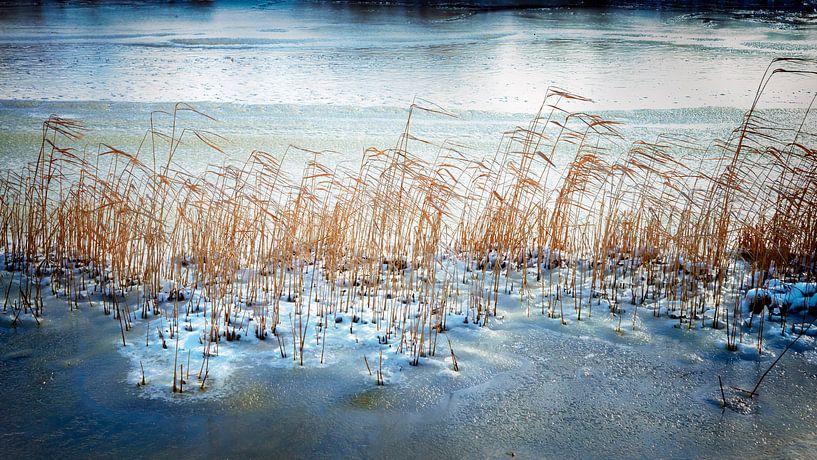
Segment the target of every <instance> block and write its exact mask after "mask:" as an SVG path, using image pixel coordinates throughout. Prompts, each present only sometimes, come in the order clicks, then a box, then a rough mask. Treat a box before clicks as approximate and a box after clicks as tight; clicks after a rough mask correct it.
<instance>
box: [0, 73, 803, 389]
mask: <svg viewBox="0 0 817 460" xmlns="http://www.w3.org/2000/svg"><path fill="white" fill-rule="evenodd" d="M816 64H817V63H815V62H813V61H809V60H803V59H777V60H775V61H773V62H772V63H771V64H770V66H769V68H768V69H767V70H766V72H765V74H764V76H763V78H762V81H761V83H760V86H759V88H758V92H757V97H756V99H755V102H754V104H753V105H752V107H750V109H749V110H748V112H747V113H746V115H745V117H744V119H743V121H742V123H741V124H740V125H739V126H738V127H737V128H736V129H735V130H734V131H733V132H732V133H731V135H730V136H729V137H728V138H727V139H725V140H716V141H713V142H711V143H708V144H703V143H700V142H699V141H697V140H694V139H689V138H684V137H672V136H666V135H662V136H658V137H657V138H656V139H654V140H641V141H636V142H631V141H628V140H626V139H625V138H624V136H623V135H622V134H621V133H620V132H619V124H618V123H617V122H615V121H613V120H606V119H603V118H601V117H599V116H597V115H593V114H590V113H585V112H575V111H570V107H571V106H573V105H576V104H584V105H586V102H588V100H587V99H586V98H583V97H581V96H579V95H576V94H573V93H570V92H568V91H565V90H562V89H559V88H550V89H549V90H548V91H547V94H546V95H545V98H544V102H543V104H542V106H541V108H540V110H539V111H538V113H537V114H536V115H535V117H534V118H533V119H532V120H531V121H530V122H529V123H528V124H527V125H525V126H520V127H517V128H515V129H513V130H511V131H509V132H507V133H505V134H504V135H503V136H502V139H501V141H500V143H499V147H498V148H497V150H496V152H494V153H493V154H491V155H488V156H485V157H479V156H478V155H476V154H474V153H473V152H470V151H468V150H467V148H465V147H464V146H461V145H458V144H456V143H452V142H446V143H443V144H442V145H434V144H433V143H431V142H429V141H428V140H425V139H422V138H421V137H419V136H418V135H416V134H415V133H414V132H413V130H412V121H413V120H414V118H415V117H418V116H423V117H426V116H428V117H452V116H453V115H452V114H450V113H448V112H447V111H445V110H444V109H442V108H440V107H438V106H436V105H434V104H431V103H428V102H426V101H418V102H415V103H414V104H412V106H411V107H410V109H409V114H408V118H407V121H406V125H405V128H404V130H403V132H402V134H401V135H400V137H399V139H398V141H397V143H396V145H395V147H393V148H389V149H383V150H380V149H377V148H369V149H367V150H366V151H365V152H364V153H363V156H362V158H361V160H360V162H359V164H358V165H357V166H356V167H354V168H348V167H343V166H339V167H334V168H330V167H327V166H326V165H325V164H323V163H322V156H323V153H322V152H317V151H310V150H307V149H303V148H300V147H295V146H292V147H291V148H290V150H288V151H287V152H284V153H282V154H280V153H279V154H277V155H276V154H272V153H268V152H263V151H253V152H251V153H250V154H249V156H248V157H247V159H246V160H244V161H232V160H230V159H229V158H227V156H226V155H225V154H224V151H223V149H222V148H221V147H220V144H221V143H222V141H223V139H222V138H221V137H220V136H218V135H217V134H215V133H213V132H210V131H205V130H201V129H197V128H181V126H182V125H183V123H184V122H185V120H189V119H191V118H201V119H203V120H209V117H208V116H207V115H206V114H203V113H201V112H199V111H197V110H196V109H195V108H193V107H191V106H189V105H187V104H177V105H176V106H175V108H174V110H173V111H172V112H168V113H166V112H156V113H154V114H153V115H152V116H151V120H150V128H149V129H148V130H147V132H146V133H145V136H144V139H143V142H142V143H141V145H139V146H137V148H136V149H135V150H131V151H126V150H124V149H121V148H117V147H113V146H110V145H105V144H101V145H98V146H95V147H94V148H90V147H85V148H84V149H83V150H82V152H80V151H78V150H75V149H76V148H77V147H76V146H77V145H81V139H82V135H83V132H84V127H83V125H82V124H81V123H80V122H79V121H76V120H70V119H65V118H60V117H57V116H52V117H51V118H49V119H48V120H46V121H45V122H44V123H43V127H42V142H41V145H40V148H39V152H38V156H37V160H36V161H35V162H32V163H31V164H30V165H29V166H28V167H27V168H26V169H24V170H22V171H19V172H18V171H6V172H4V173H3V175H2V178H1V179H0V225H1V226H2V230H3V235H4V238H3V244H4V248H3V260H4V268H5V270H6V272H7V273H6V276H5V277H4V278H3V280H4V282H3V284H4V296H5V298H4V303H3V307H2V308H3V311H4V312H6V313H7V314H9V315H10V317H11V318H12V323H13V324H18V323H19V322H20V321H22V320H24V319H26V318H31V319H32V320H33V321H36V322H37V323H39V321H40V319H41V318H42V317H43V316H44V315H45V313H46V312H45V308H44V305H45V304H44V302H43V298H44V297H45V296H47V295H56V296H59V297H61V298H64V299H65V300H66V301H67V303H68V304H69V308H71V309H79V310H81V309H85V308H86V306H91V305H101V306H102V311H103V312H104V313H105V314H106V315H112V317H113V318H114V319H115V320H116V321H117V323H118V325H119V331H120V337H119V339H120V340H121V343H122V345H123V346H130V345H131V344H132V343H136V342H140V341H141V339H140V338H139V337H144V338H145V345H146V346H147V347H151V346H152V347H155V348H158V347H161V349H162V350H168V351H172V353H173V364H172V369H171V370H172V375H173V378H172V383H171V384H170V387H171V389H172V391H173V392H184V391H188V390H189V388H191V385H192V382H193V380H191V378H190V374H191V372H192V373H193V374H194V378H195V381H196V385H197V386H198V387H199V388H201V389H204V388H205V387H206V385H207V384H208V376H209V370H210V364H211V359H212V358H214V357H218V356H219V354H220V348H223V347H228V346H229V345H228V343H229V342H234V341H239V340H242V337H243V340H244V341H246V340H257V341H272V342H273V343H274V346H273V347H272V349H273V350H274V351H273V352H272V355H273V356H271V357H270V359H273V358H275V359H282V360H291V361H293V362H295V363H296V364H297V365H305V364H306V363H308V362H309V361H310V360H313V361H318V362H319V363H323V362H324V361H325V351H326V350H325V347H326V343H327V341H328V340H327V332H328V333H329V334H336V333H337V331H338V330H342V331H343V333H344V334H346V331H347V330H348V334H349V335H351V336H354V334H355V333H356V331H357V330H358V329H360V328H363V327H365V328H369V329H368V330H374V331H375V332H376V337H377V343H376V344H373V346H372V347H370V349H369V350H370V351H369V356H366V355H365V353H364V356H363V357H362V358H363V359H361V361H363V363H364V365H365V372H366V373H367V375H370V376H372V379H373V380H374V382H375V383H377V384H384V383H385V382H386V381H387V379H386V378H385V375H384V370H383V364H384V352H385V354H386V358H388V356H387V355H388V354H397V355H401V356H405V357H406V359H407V360H408V362H409V363H410V364H413V365H417V364H419V363H420V362H421V360H422V359H423V358H424V357H428V356H434V355H436V354H437V353H438V352H439V353H440V355H442V356H450V358H449V360H450V363H451V366H452V369H453V370H454V371H458V370H459V368H460V365H459V363H458V362H457V357H456V355H455V352H454V350H455V349H456V344H452V342H451V340H450V338H449V337H448V335H447V333H446V332H447V331H448V330H449V329H450V327H451V324H450V322H451V321H458V322H459V323H468V324H477V325H481V326H489V325H491V323H492V321H495V320H496V319H497V317H498V316H499V315H500V313H498V311H499V310H498V307H500V306H501V305H503V302H508V301H510V299H518V305H519V308H522V309H524V311H525V313H526V314H527V315H528V316H540V317H542V320H544V321H559V322H560V323H561V324H565V325H567V324H569V323H571V322H573V321H585V320H586V319H587V318H589V317H592V316H594V315H600V314H603V315H609V316H611V317H612V318H614V324H615V328H616V331H617V332H619V333H625V330H626V329H627V328H628V327H632V328H635V327H637V325H638V322H639V317H640V316H657V317H667V318H670V319H671V320H673V321H677V322H678V325H679V327H684V328H688V329H692V328H699V327H705V328H712V329H716V330H723V331H722V332H719V333H722V334H723V337H724V338H725V342H726V346H727V347H728V348H729V349H737V348H738V344H739V343H741V342H742V341H743V340H744V338H745V336H748V335H749V334H756V339H754V340H753V342H752V343H753V344H754V345H755V346H757V347H758V350H760V349H761V348H762V346H763V337H764V332H763V330H764V327H768V325H766V321H767V320H769V319H771V318H773V317H774V318H776V319H777V320H779V321H780V324H781V327H780V332H781V333H782V334H786V333H787V332H786V330H787V329H786V328H787V327H788V326H790V329H791V330H796V328H797V327H800V329H803V328H804V327H805V326H804V323H806V322H807V321H806V318H807V317H808V316H809V315H812V316H813V313H814V308H817V305H815V302H814V299H815V295H814V291H815V289H814V287H815V286H817V285H816V284H815V283H814V281H815V274H817V213H815V212H814V209H816V208H815V200H817V150H815V140H816V139H817V137H816V136H817V132H815V130H814V128H815V119H814V114H813V111H812V105H813V102H814V99H813V98H812V99H811V100H805V101H802V102H803V104H802V107H801V108H802V109H803V110H802V119H801V120H800V122H799V123H797V124H796V125H794V126H788V125H781V124H779V123H778V122H777V121H775V120H774V119H770V118H768V117H766V116H765V115H764V114H765V112H764V111H762V110H761V106H762V95H763V93H764V90H765V89H766V87H767V85H769V84H773V82H774V79H776V78H784V77H791V76H796V77H798V78H803V80H804V81H805V82H807V84H813V81H814V78H813V77H814V76H815V74H817V70H815V69H817V65H816ZM454 137H455V136H454ZM181 146H184V148H201V149H209V150H212V152H213V155H214V158H218V159H219V161H220V163H217V164H212V165H210V166H208V168H207V169H206V171H205V172H204V173H201V174H192V173H190V172H188V171H187V170H186V169H185V168H184V167H183V166H182V165H181V163H183V162H181V161H177V160H178V158H177V155H178V152H179V149H180V147H181ZM418 146H422V147H423V148H424V149H426V150H427V149H430V148H431V149H435V151H436V152H437V154H436V157H435V158H434V159H433V161H429V160H427V159H423V158H421V157H419V156H417V155H415V154H413V153H412V152H413V151H414V150H415V149H416V148H417V147H418ZM295 153H297V154H298V155H299V156H301V157H304V156H305V157H307V158H308V160H307V161H306V162H305V165H304V169H303V172H302V173H301V174H300V175H299V176H291V175H288V174H287V173H286V172H285V170H291V168H284V167H283V165H284V164H285V162H287V161H288V160H287V158H288V156H289V155H293V154H295ZM222 160H223V161H222ZM49 290H50V293H49V292H48V291H49ZM794 291H798V292H799V294H798V295H794V294H792V293H793V292H794ZM625 306H626V309H625ZM628 311H629V313H628ZM787 325H788V326H787ZM137 326H139V327H137ZM134 329H135V330H134ZM153 330H156V331H157V332H158V333H157V334H154V333H153ZM191 334H192V336H193V337H195V338H196V341H197V344H198V345H197V347H196V350H195V351H194V354H193V361H192V362H191V358H190V351H191V349H190V347H189V346H185V343H184V340H185V339H184V337H189V336H191ZM440 335H442V336H443V337H440ZM129 337H130V339H129ZM440 340H443V341H444V342H445V345H442V344H441V345H440V347H441V348H440V350H438V349H437V346H438V344H439V342H440ZM180 341H182V342H181V345H180ZM313 343H314V346H313ZM310 348H311V349H313V350H315V354H308V353H306V352H305V350H306V349H310ZM185 351H186V353H185ZM446 352H448V353H446ZM191 366H193V369H192V371H191ZM140 367H141V362H140ZM362 367H363V366H362ZM148 382H149V379H148V380H147V382H146V379H145V373H144V369H143V368H142V370H141V379H140V384H142V385H144V384H146V383H148Z"/></svg>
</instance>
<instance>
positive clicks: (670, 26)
mask: <svg viewBox="0 0 817 460" xmlns="http://www.w3.org/2000/svg"><path fill="white" fill-rule="evenodd" d="M193 5H195V6H191V4H189V3H184V2H181V3H178V4H175V5H174V6H169V7H167V6H157V5H156V4H153V3H151V2H135V3H133V4H130V3H124V2H115V3H111V4H104V3H101V4H97V3H96V2H93V3H88V4H83V3H80V4H79V5H78V6H77V5H68V4H60V3H56V4H54V3H50V2H45V3H43V4H41V5H38V6H34V5H27V6H21V7H18V8H13V7H6V8H2V9H1V10H0V99H27V100H42V99H48V100H116V101H143V102H154V101H221V102H246V103H265V104H299V105H300V104H333V105H343V106H393V107H406V106H408V104H410V103H411V100H412V99H413V98H414V97H415V96H420V97H424V98H426V99H429V100H432V101H434V102H436V103H438V104H441V105H443V106H445V107H448V108H452V109H481V110H490V111H505V112H530V111H533V110H535V108H536V107H537V106H538V104H539V103H540V102H541V98H542V97H543V95H544V93H545V89H546V88H547V87H548V86H549V85H557V86H561V87H565V88H568V89H570V90H571V91H573V92H576V93H579V94H582V95H584V96H587V97H591V98H593V99H595V100H597V101H599V102H600V103H602V104H604V106H605V107H608V108H614V109H630V108H652V109H655V108H675V107H698V106H728V107H740V108H745V107H748V105H749V104H750V103H751V101H752V96H753V95H754V92H755V90H756V87H757V84H758V81H759V78H760V75H761V74H762V72H763V69H764V68H765V67H766V65H768V63H769V61H770V60H771V59H772V58H774V57H780V56H800V57H815V56H817V47H815V43H817V28H815V27H814V18H813V17H809V16H802V15H801V16H797V15H793V14H791V13H777V12H771V13H770V12H762V11H757V12H753V11H743V12H741V13H740V14H738V15H735V14H727V13H690V12H684V11H674V10H667V11H654V10H653V11H650V10H639V9H609V10H596V9H564V8H551V9H533V10H501V11H478V10H472V9H463V8H449V9H438V8H419V7H417V8H412V7H409V8H404V7H397V6H392V7H378V6H372V5H357V4H354V3H352V4H347V3H328V2H327V3H323V4H314V3H311V2H269V3H265V4H251V3H228V4H225V3H210V2H196V3H193ZM735 16H737V17H738V18H739V19H737V20H736V19H734V18H735ZM780 80H781V84H780V86H779V87H777V89H775V91H776V92H777V94H776V96H778V97H777V98H778V99H780V101H779V104H781V105H790V104H792V100H793V99H797V98H798V97H805V92H803V91H802V88H801V87H800V85H801V84H802V78H798V77H791V76H787V77H785V78H783V77H782V76H781V78H780ZM798 105H799V104H798ZM532 107H533V108H532Z"/></svg>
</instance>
